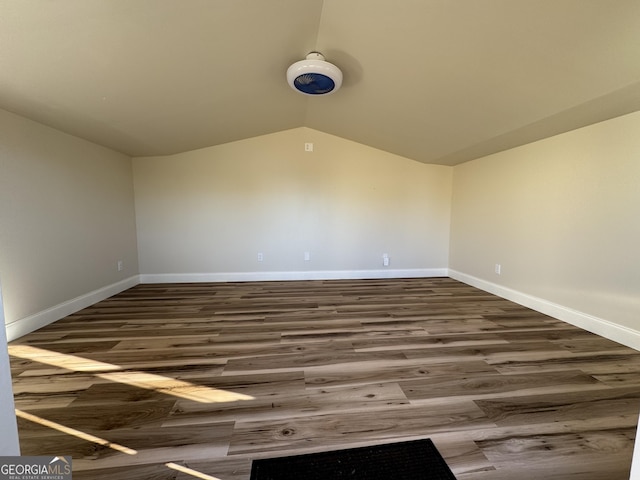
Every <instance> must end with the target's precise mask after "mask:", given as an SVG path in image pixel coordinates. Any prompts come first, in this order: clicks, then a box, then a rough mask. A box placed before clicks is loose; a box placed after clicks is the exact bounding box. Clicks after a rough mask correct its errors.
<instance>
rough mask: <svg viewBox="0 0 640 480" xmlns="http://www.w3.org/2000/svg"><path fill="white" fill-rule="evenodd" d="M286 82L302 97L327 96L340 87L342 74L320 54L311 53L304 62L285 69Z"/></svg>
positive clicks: (301, 61)
mask: <svg viewBox="0 0 640 480" xmlns="http://www.w3.org/2000/svg"><path fill="white" fill-rule="evenodd" d="M287 82H288V83H289V85H290V86H291V88H293V89H294V90H295V91H296V92H300V93H302V94H304V95H311V96H319V95H329V94H331V93H334V92H336V91H337V90H338V89H339V88H340V86H341V85H342V72H341V71H340V69H339V68H338V67H336V66H335V65H334V64H332V63H329V62H327V61H326V60H325V59H324V55H322V54H321V53H319V52H311V53H309V54H308V55H307V58H306V59H305V60H300V61H299V62H296V63H294V64H293V65H291V66H290V67H289V68H288V69H287Z"/></svg>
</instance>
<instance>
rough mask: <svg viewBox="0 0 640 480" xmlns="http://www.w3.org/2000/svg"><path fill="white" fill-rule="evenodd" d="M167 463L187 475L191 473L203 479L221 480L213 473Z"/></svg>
mask: <svg viewBox="0 0 640 480" xmlns="http://www.w3.org/2000/svg"><path fill="white" fill-rule="evenodd" d="M165 465H166V466H167V467H169V468H171V469H173V470H177V471H178V472H182V473H186V474H187V475H191V476H192V477H196V478H201V479H202V480H220V479H219V478H218V477H212V476H211V475H207V474H206V473H202V472H199V471H197V470H194V469H192V468H189V467H184V466H182V465H178V464H177V463H173V462H169V463H165Z"/></svg>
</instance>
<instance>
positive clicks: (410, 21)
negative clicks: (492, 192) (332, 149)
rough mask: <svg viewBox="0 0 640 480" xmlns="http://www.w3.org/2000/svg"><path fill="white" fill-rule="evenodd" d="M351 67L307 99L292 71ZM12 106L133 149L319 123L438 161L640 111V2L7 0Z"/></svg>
mask: <svg viewBox="0 0 640 480" xmlns="http://www.w3.org/2000/svg"><path fill="white" fill-rule="evenodd" d="M312 50H318V51H320V52H322V53H323V54H324V55H325V57H326V59H327V60H328V61H330V62H332V63H334V64H336V65H337V66H338V67H340V68H341V69H342V71H343V73H344V83H343V86H342V89H341V90H339V91H338V92H336V93H335V94H333V95H330V96H327V97H321V98H309V97H306V96H303V95H301V94H298V93H296V92H294V91H293V90H291V89H290V87H289V86H288V85H287V83H286V81H285V71H286V69H287V67H288V66H289V65H290V64H291V63H293V62H295V61H297V60H301V59H303V58H304V57H305V56H306V54H307V53H308V52H310V51H312ZM0 108H4V109H6V110H9V111H12V112H15V113H18V114H20V115H23V116H26V117H29V118H32V119H34V120H36V121H39V122H42V123H45V124H47V125H51V126H53V127H55V128H58V129H60V130H63V131H65V132H69V133H71V134H74V135H77V136H80V137H83V138H86V139H88V140H91V141H93V142H96V143H99V144H102V145H106V146H108V147H111V148H113V149H115V150H118V151H121V152H124V153H127V154H129V155H131V156H145V155H163V154H172V153H177V152H182V151H187V150H193V149H196V148H201V147H206V146H211V145H216V144H221V143H226V142H229V141H234V140H240V139H243V138H248V137H253V136H256V135H262V134H266V133H272V132H276V131H280V130H284V129H289V128H295V127H300V126H306V127H310V128H314V129H317V130H321V131H323V132H327V133H330V134H334V135H338V136H340V137H344V138H347V139H350V140H354V141H357V142H360V143H363V144H367V145H370V146H372V147H376V148H379V149H382V150H386V151H390V152H393V153H396V154H398V155H402V156H405V157H408V158H412V159H414V160H417V161H421V162H425V163H440V164H448V165H454V164H456V163H460V162H462V161H466V160H469V159H472V158H475V157H478V156H481V155H485V154H488V153H492V152H495V151H499V150H502V149H505V148H509V147H512V146H516V145H519V144H522V143H526V142H530V141H533V140H536V139H539V138H543V137H546V136H550V135H554V134H557V133H561V132H563V131H567V130H571V129H574V128H577V127H580V126H584V125H588V124H590V123H594V122H598V121H601V120H605V119H608V118H612V117H615V116H618V115H622V114H625V113H629V112H632V111H636V110H639V109H640V2H639V1H638V0H615V1H614V0H324V1H323V0H0Z"/></svg>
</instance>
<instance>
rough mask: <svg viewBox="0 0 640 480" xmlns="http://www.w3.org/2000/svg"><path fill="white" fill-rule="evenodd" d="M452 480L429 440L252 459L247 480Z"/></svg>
mask: <svg viewBox="0 0 640 480" xmlns="http://www.w3.org/2000/svg"><path fill="white" fill-rule="evenodd" d="M334 479H348V480H375V479H384V480H456V477H454V476H453V473H451V470H449V467H448V466H447V464H446V462H445V461H444V460H443V458H442V456H441V455H440V452H438V450H437V449H436V447H435V445H434V444H433V442H432V441H431V440H430V439H423V440H414V441H409V442H399V443H387V444H384V445H373V446H370V447H360V448H350V449H346V450H333V451H330V452H321V453H310V454H306V455H295V456H289V457H279V458H265V459H258V460H254V461H253V463H252V465H251V480H334Z"/></svg>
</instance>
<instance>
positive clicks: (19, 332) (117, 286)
mask: <svg viewBox="0 0 640 480" xmlns="http://www.w3.org/2000/svg"><path fill="white" fill-rule="evenodd" d="M139 283H140V279H139V276H138V275H134V276H133V277H129V278H127V279H125V280H122V281H120V282H117V283H113V284H111V285H107V286H106V287H102V288H99V289H97V290H94V291H92V292H89V293H86V294H84V295H80V296H79V297H76V298H73V299H71V300H68V301H66V302H62V303H60V304H58V305H55V306H53V307H51V308H47V309H46V310H43V311H41V312H38V313H35V314H33V315H30V316H28V317H25V318H21V319H19V320H16V321H14V322H11V323H8V324H7V340H8V341H9V342H10V341H12V340H15V339H16V338H20V337H22V336H23V335H26V334H27V333H30V332H33V331H35V330H37V329H39V328H42V327H44V326H45V325H49V324H50V323H53V322H55V321H56V320H60V319H61V318H64V317H66V316H67V315H71V314H72V313H75V312H77V311H79V310H82V309H83V308H86V307H89V306H91V305H93V304H94V303H97V302H99V301H101V300H104V299H106V298H109V297H111V296H113V295H115V294H117V293H120V292H122V291H124V290H127V289H128V288H131V287H134V286H136V285H138V284H139Z"/></svg>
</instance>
